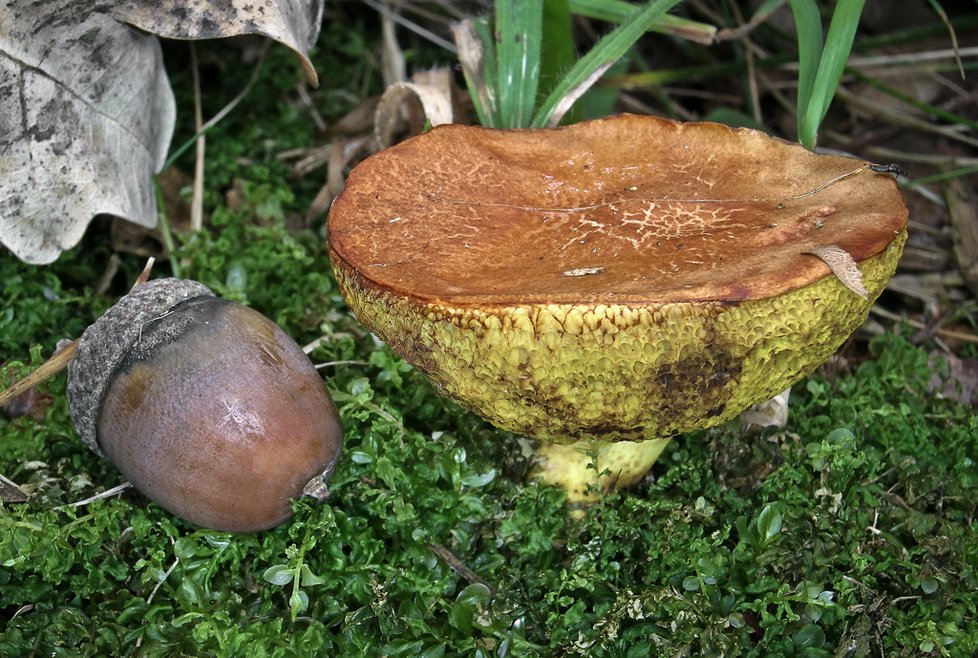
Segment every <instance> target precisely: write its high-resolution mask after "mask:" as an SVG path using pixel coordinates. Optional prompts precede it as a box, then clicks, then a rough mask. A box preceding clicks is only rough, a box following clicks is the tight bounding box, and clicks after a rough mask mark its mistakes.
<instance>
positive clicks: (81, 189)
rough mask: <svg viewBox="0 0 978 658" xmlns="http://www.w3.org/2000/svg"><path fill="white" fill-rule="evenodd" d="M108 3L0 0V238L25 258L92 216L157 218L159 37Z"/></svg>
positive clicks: (50, 250)
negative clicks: (124, 21)
mask: <svg viewBox="0 0 978 658" xmlns="http://www.w3.org/2000/svg"><path fill="white" fill-rule="evenodd" d="M103 10H104V7H101V8H99V7H97V6H96V5H95V4H94V3H87V2H86V3H72V2H46V3H15V4H14V5H13V7H12V8H11V5H10V4H6V5H4V6H2V7H0V26H2V27H0V52H2V53H3V54H2V55H0V144H2V145H3V146H2V148H0V177H2V179H3V193H2V194H0V242H2V243H3V244H4V245H6V246H7V247H9V248H10V250H11V251H12V252H13V253H14V254H15V255H16V256H17V257H19V258H20V259H22V260H24V261H26V262H28V263H35V264H44V263H50V262H52V261H54V260H55V259H56V258H57V257H58V256H59V255H60V253H61V252H62V251H63V250H65V249H69V248H70V247H72V246H74V245H75V244H76V243H77V242H78V241H79V240H80V239H81V237H82V234H84V232H85V229H86V227H87V226H88V223H89V221H91V218H92V217H93V216H94V215H97V214H101V213H107V214H111V215H116V216H119V217H125V218H127V219H129V220H130V221H133V222H135V223H137V224H141V225H143V226H153V225H155V223H156V202H155V200H154V198H153V186H152V176H153V173H154V172H155V171H157V170H158V169H159V168H160V166H161V165H162V164H163V160H164V158H165V157H166V150H167V146H168V144H169V142H170V136H171V134H172V132H173V123H174V115H175V105H174V100H173V92H172V91H171V90H170V84H169V82H168V81H167V78H166V73H165V72H164V70H163V60H162V55H161V52H160V47H159V43H158V42H157V40H156V38H155V37H153V36H151V35H147V34H142V33H140V32H137V31H136V30H133V29H131V28H128V27H126V26H124V25H121V24H119V23H118V22H117V21H116V20H114V19H113V18H112V17H111V16H109V15H108V14H107V13H106V12H105V11H103Z"/></svg>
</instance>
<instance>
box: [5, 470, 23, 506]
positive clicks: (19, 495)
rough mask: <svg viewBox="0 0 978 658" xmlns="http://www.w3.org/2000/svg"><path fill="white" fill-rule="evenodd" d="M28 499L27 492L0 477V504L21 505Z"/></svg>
mask: <svg viewBox="0 0 978 658" xmlns="http://www.w3.org/2000/svg"><path fill="white" fill-rule="evenodd" d="M27 498H28V495H27V492H26V491H24V490H23V489H21V488H20V487H19V486H17V484H16V483H14V482H12V481H10V480H8V479H7V478H5V477H4V476H2V475H0V502H4V503H23V502H26V501H27Z"/></svg>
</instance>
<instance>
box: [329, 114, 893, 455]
mask: <svg viewBox="0 0 978 658" xmlns="http://www.w3.org/2000/svg"><path fill="white" fill-rule="evenodd" d="M622 135H627V139H628V142H627V144H626V146H616V147H615V148H612V146H609V144H613V143H614V140H615V139H617V140H619V141H621V140H623V139H624V137H622ZM426 138H427V139H426ZM650 144H654V145H656V148H657V149H658V155H657V156H656V154H652V153H650V150H653V149H651V147H650ZM684 153H685V154H688V155H687V157H686V158H685V159H682V158H680V157H679V156H681V155H683V154H684ZM655 157H658V158H659V159H658V160H657V159H655ZM412 167H413V169H412V170H411V171H410V172H409V171H408V169H411V168H412ZM487 172H488V173H487ZM487 181H490V182H491V183H490V182H487ZM501 181H504V182H505V183H506V185H508V187H507V189H505V190H503V189H498V188H500V187H501V186H503V182H501ZM483 183H484V184H483ZM487 187H491V188H492V189H489V190H487V189H486V188H487ZM906 221H907V217H906V208H905V206H904V205H903V202H902V199H901V197H900V194H899V192H898V191H897V188H896V186H895V184H894V181H893V180H892V178H890V177H889V176H886V175H882V174H878V173H875V172H873V171H871V170H870V169H869V167H868V165H867V164H866V163H863V162H862V161H859V160H853V159H849V158H839V157H830V156H818V155H815V154H812V153H810V152H808V151H806V150H805V149H802V148H801V147H799V146H798V145H794V144H789V143H787V142H783V141H780V140H775V139H772V138H769V137H767V136H765V135H762V134H760V133H755V132H753V131H744V130H734V129H729V128H726V127H723V126H717V125H716V124H678V123H676V122H671V121H665V120H661V119H652V118H651V117H633V116H625V117H615V118H612V119H607V120H601V121H595V122H588V123H585V124H578V125H577V126H571V127H569V128H564V129H558V130H552V131H490V130H486V129H481V128H471V127H464V126H450V127H445V128H444V129H441V128H436V129H434V130H432V131H431V132H430V133H427V134H426V135H422V136H421V137H419V138H415V139H414V140H410V141H408V142H405V143H403V144H401V145H399V146H397V147H394V148H392V149H389V150H388V151H387V152H382V153H380V154H378V155H376V156H374V157H373V158H370V159H368V160H367V161H365V162H364V163H363V164H361V165H360V166H359V167H358V168H357V170H354V172H353V174H351V176H350V179H349V182H348V184H347V188H346V190H345V191H344V193H343V195H341V197H339V198H338V199H337V201H336V203H335V204H334V207H333V209H332V211H331V214H330V220H329V222H330V224H329V233H330V258H331V261H332V263H333V268H334V272H335V274H336V277H337V280H338V282H339V285H340V288H341V290H342V292H343V294H344V296H345V298H346V299H347V302H348V304H349V306H350V308H351V309H352V310H353V312H354V313H355V315H356V316H357V318H358V319H359V320H360V321H361V322H362V323H363V324H364V325H365V326H367V327H368V328H370V329H371V330H372V331H374V332H375V333H376V334H377V335H378V336H380V337H381V338H382V339H383V340H385V341H386V342H387V343H388V344H389V345H390V346H391V348H392V349H393V350H394V351H396V352H397V353H398V354H400V355H401V356H403V357H404V358H405V359H406V360H407V361H408V362H409V363H411V364H413V365H414V366H416V367H417V368H419V369H421V370H422V371H424V372H425V373H426V374H427V375H428V376H429V377H430V379H431V380H432V381H433V382H435V384H436V385H437V386H438V387H439V388H440V389H441V390H442V391H443V392H445V393H446V394H448V395H450V396H451V397H453V398H454V399H456V400H458V401H459V402H460V403H461V404H462V405H464V406H466V407H468V408H470V409H472V410H473V411H475V412H476V413H477V414H479V415H481V416H483V417H485V418H486V419H488V420H489V421H491V422H492V423H494V424H495V425H497V426H499V427H501V428H503V429H506V430H509V431H512V432H516V433H518V434H522V435H525V436H529V437H533V438H537V439H541V440H545V441H550V442H555V443H571V442H574V441H578V440H581V439H588V438H598V439H600V440H602V441H616V440H628V441H643V440H648V439H657V438H665V437H670V436H674V435H676V434H678V433H682V432H687V431H690V430H693V429H697V428H703V427H709V426H713V425H717V424H719V423H722V422H724V421H726V420H728V419H730V418H733V417H734V416H736V415H737V414H739V413H740V412H741V411H743V410H744V409H746V408H747V407H748V406H750V405H751V404H753V403H755V402H759V401H762V400H765V399H768V398H770V397H772V396H773V395H775V394H777V393H778V392H780V391H782V390H784V389H785V388H786V387H788V386H790V385H792V384H793V383H795V382H797V381H798V380H799V379H800V378H802V377H803V376H805V375H807V374H809V373H810V372H811V371H812V370H814V369H815V368H816V367H817V366H818V365H819V364H821V363H822V362H824V361H825V360H826V359H827V358H828V357H829V356H831V355H832V354H833V353H834V352H835V351H836V350H837V349H838V348H839V347H840V345H841V344H842V343H843V342H844V341H845V340H846V338H848V337H849V335H850V334H852V332H853V331H855V330H856V329H857V328H858V327H859V326H860V325H861V324H862V323H863V322H864V321H865V319H866V316H867V314H868V312H869V308H870V306H871V305H872V303H873V301H874V300H875V299H876V298H877V297H878V296H879V294H880V293H881V292H882V291H883V289H884V288H885V286H886V282H887V281H888V280H889V278H890V276H891V275H892V274H893V272H894V270H895V268H896V264H897V261H898V260H899V258H900V255H901V253H902V248H903V243H904V241H905V239H906ZM826 245H831V246H835V247H838V248H839V249H841V250H843V251H845V252H846V253H848V254H850V255H851V256H852V258H853V260H854V262H855V263H857V264H858V267H859V271H860V273H861V276H862V284H863V285H864V287H865V289H866V291H867V295H866V297H865V298H864V297H861V296H859V295H857V294H855V293H854V292H853V291H852V290H850V289H849V288H847V287H846V286H845V285H844V284H843V283H842V282H841V281H840V280H839V279H838V278H837V277H836V276H834V275H833V274H832V273H831V271H830V270H829V269H828V267H827V266H826V265H825V264H824V263H823V262H822V261H821V260H820V259H819V258H817V257H816V256H814V255H812V251H813V250H814V249H817V248H819V247H821V246H826Z"/></svg>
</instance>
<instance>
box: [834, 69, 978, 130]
mask: <svg viewBox="0 0 978 658" xmlns="http://www.w3.org/2000/svg"><path fill="white" fill-rule="evenodd" d="M849 72H850V73H851V74H852V75H853V76H854V77H855V78H856V79H857V80H860V81H862V82H865V83H866V84H868V85H869V86H870V87H873V88H874V89H878V90H879V91H881V92H883V93H884V94H886V95H887V96H891V97H893V98H895V99H897V100H898V101H900V102H901V103H906V104H907V105H910V106H911V107H915V108H917V109H918V110H923V111H924V112H926V113H927V114H929V115H931V116H935V117H938V118H940V119H944V120H945V121H949V122H951V123H955V124H958V125H960V126H965V127H967V128H970V129H971V130H974V131H976V132H978V121H974V120H972V119H969V118H968V117H966V116H962V115H960V114H955V113H954V112H948V111H947V110H945V109H944V108H941V107H937V106H936V105H931V104H930V103H924V102H923V101H919V100H917V99H916V98H913V97H911V96H908V95H907V94H904V93H903V92H901V91H899V90H897V89H894V88H893V87H890V86H889V85H886V84H884V83H882V82H880V81H879V80H876V79H875V78H871V77H870V76H868V75H866V74H864V73H860V72H859V71H852V70H850V71H849Z"/></svg>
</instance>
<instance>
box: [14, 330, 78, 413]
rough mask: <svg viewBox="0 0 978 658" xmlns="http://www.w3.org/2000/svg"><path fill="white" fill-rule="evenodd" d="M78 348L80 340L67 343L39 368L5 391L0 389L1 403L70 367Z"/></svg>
mask: <svg viewBox="0 0 978 658" xmlns="http://www.w3.org/2000/svg"><path fill="white" fill-rule="evenodd" d="M77 350H78V340H77V339H76V340H73V341H71V342H70V343H68V344H67V345H65V346H64V347H63V348H62V349H61V351H59V352H56V353H55V354H54V356H52V357H51V358H50V359H48V360H47V361H45V362H44V363H42V364H41V365H39V366H38V367H37V370H35V371H34V372H32V373H30V374H29V375H27V376H26V377H24V378H23V379H21V380H20V381H18V382H15V383H14V384H13V385H11V386H10V388H8V389H7V390H5V391H0V405H4V404H7V402H9V401H10V400H13V399H14V398H16V397H18V396H20V395H23V394H24V393H26V392H27V391H29V390H31V389H32V388H34V387H35V386H38V385H39V384H43V383H44V382H46V381H47V380H48V379H50V378H51V377H54V376H55V375H57V374H59V373H60V372H61V371H63V370H64V369H65V368H67V367H68V363H69V362H70V361H71V359H72V358H73V357H74V356H75V352H76V351H77Z"/></svg>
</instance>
